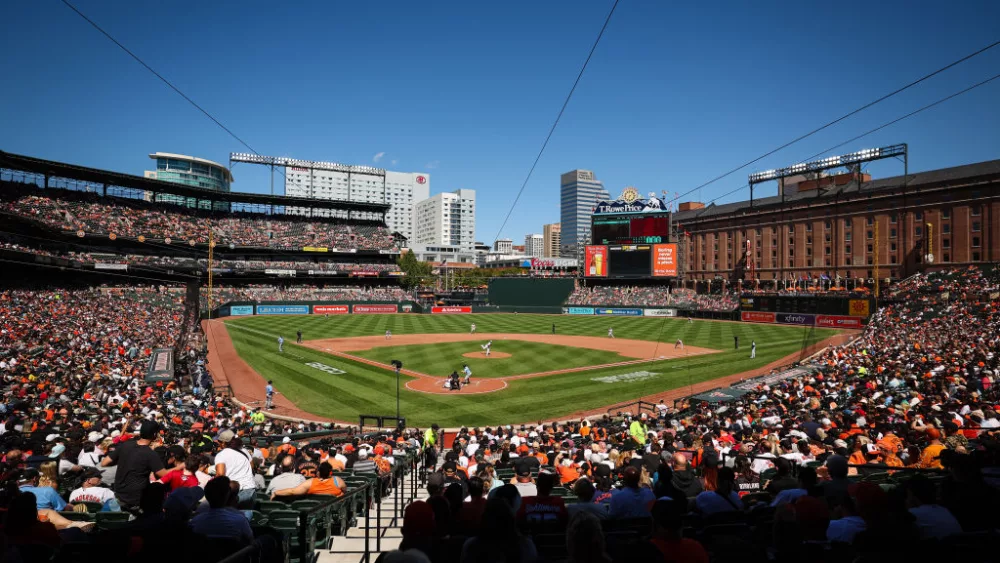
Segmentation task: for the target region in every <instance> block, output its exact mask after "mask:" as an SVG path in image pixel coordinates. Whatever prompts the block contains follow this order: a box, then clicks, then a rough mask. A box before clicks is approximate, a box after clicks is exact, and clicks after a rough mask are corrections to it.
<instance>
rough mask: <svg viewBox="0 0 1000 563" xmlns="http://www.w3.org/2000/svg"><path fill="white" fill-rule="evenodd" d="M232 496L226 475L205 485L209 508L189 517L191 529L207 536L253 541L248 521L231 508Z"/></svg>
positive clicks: (246, 543) (246, 541) (242, 541)
mask: <svg viewBox="0 0 1000 563" xmlns="http://www.w3.org/2000/svg"><path fill="white" fill-rule="evenodd" d="M232 496H233V492H232V488H231V487H230V480H229V478H228V477H225V476H221V477H216V478H214V479H212V480H211V481H209V482H208V485H206V486H205V499H206V500H207V501H208V506H209V509H208V510H206V511H204V512H202V513H200V514H197V515H196V516H195V517H194V518H192V519H191V529H192V530H193V531H194V532H195V533H196V534H201V535H203V536H207V537H209V538H219V539H228V540H236V541H239V542H241V543H243V544H245V545H250V544H251V543H253V531H252V530H251V529H250V521H249V520H247V518H246V516H244V515H243V513H242V512H240V511H238V510H235V509H233V508H231V507H230V506H229V505H230V500H231V497H232Z"/></svg>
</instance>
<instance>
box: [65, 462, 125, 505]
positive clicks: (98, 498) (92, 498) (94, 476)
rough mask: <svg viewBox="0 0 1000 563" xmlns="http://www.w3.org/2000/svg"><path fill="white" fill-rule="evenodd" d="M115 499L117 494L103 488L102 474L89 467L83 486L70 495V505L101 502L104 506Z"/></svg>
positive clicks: (84, 476) (84, 473)
mask: <svg viewBox="0 0 1000 563" xmlns="http://www.w3.org/2000/svg"><path fill="white" fill-rule="evenodd" d="M113 498H115V492H114V491H112V490H111V489H108V488H106V487H102V486H101V472H100V471H98V470H97V468H95V467H88V468H87V469H85V470H84V472H83V484H82V485H81V486H80V488H79V489H76V490H74V491H73V492H72V493H70V494H69V502H70V504H76V503H78V502H99V503H101V504H104V503H106V502H108V501H109V500H111V499H113Z"/></svg>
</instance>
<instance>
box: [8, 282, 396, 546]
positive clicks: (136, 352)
mask: <svg viewBox="0 0 1000 563" xmlns="http://www.w3.org/2000/svg"><path fill="white" fill-rule="evenodd" d="M186 294H187V293H186V291H185V288H183V287H169V286H146V287H139V286H116V287H100V288H91V289H46V290H5V291H2V292H0V384H2V386H0V526H2V527H0V560H4V561H17V562H29V561H46V560H50V559H51V557H52V555H53V554H55V553H59V551H60V550H63V549H72V550H77V549H81V548H83V547H91V548H94V549H93V550H91V551H89V552H87V553H90V554H91V556H93V555H95V554H98V555H99V557H98V559H99V560H101V561H109V560H110V561H116V560H124V559H125V558H139V559H151V560H155V561H167V560H170V559H171V558H173V557H175V556H176V554H177V553H178V552H177V550H176V549H167V547H168V546H170V545H172V544H173V543H174V542H180V543H177V545H185V548H184V551H183V554H184V558H185V559H186V560H187V559H190V560H194V561H217V560H219V559H221V558H222V555H225V554H227V552H225V551H222V552H220V551H219V550H218V549H212V547H211V546H212V545H216V546H218V545H219V544H213V542H223V544H222V545H223V547H226V548H233V549H236V548H238V547H240V546H245V545H250V543H251V542H256V543H259V544H261V550H262V553H267V549H266V547H267V546H268V545H270V546H271V550H272V551H271V552H272V554H274V553H276V550H278V551H280V549H279V548H276V547H275V546H276V545H278V544H279V543H280V542H275V541H270V542H268V541H266V531H264V532H261V531H260V530H257V529H254V530H253V531H251V526H250V521H249V520H248V518H247V513H243V512H239V511H237V510H236V507H246V506H247V501H248V499H250V498H251V495H250V494H248V491H256V490H257V489H260V491H261V492H263V491H264V489H265V487H264V478H265V475H274V474H280V473H281V472H282V467H292V468H293V469H294V470H293V471H289V472H288V473H289V475H288V477H286V478H285V479H284V483H285V485H288V487H289V488H291V487H294V486H295V485H294V484H292V482H293V481H296V480H298V481H304V480H306V479H307V478H311V477H314V479H313V481H315V482H322V478H323V475H324V473H326V476H327V477H329V474H328V471H327V470H326V469H323V466H324V465H325V464H324V463H323V462H324V461H327V462H328V463H329V464H332V465H334V466H339V467H341V468H343V467H344V465H345V463H344V460H346V465H347V466H348V467H349V466H350V465H352V464H353V462H354V460H357V459H358V455H357V453H356V452H357V451H358V448H359V447H360V443H359V442H358V441H355V442H354V443H353V446H352V445H346V447H345V446H341V447H340V449H334V448H333V447H329V448H323V452H322V453H321V452H320V451H319V449H318V448H313V449H310V448H304V449H301V450H300V451H296V450H297V446H298V444H297V443H296V442H293V441H292V440H291V439H289V438H288V436H289V435H292V434H293V433H296V432H306V431H315V430H318V429H320V426H319V425H317V424H315V423H310V424H306V423H289V422H281V421H277V420H273V419H266V418H265V417H264V416H263V415H262V414H261V413H260V412H259V411H257V410H250V408H241V407H236V406H232V405H230V404H229V402H228V401H227V400H225V399H224V397H223V396H221V395H219V394H217V393H216V392H215V390H214V389H213V382H212V380H211V377H210V376H209V375H208V373H207V371H206V370H205V347H204V338H203V336H202V335H201V333H200V330H199V328H198V319H197V316H196V315H194V314H193V313H192V311H195V310H196V309H195V308H194V307H192V306H191V305H192V304H191V303H190V302H185V295H186ZM169 346H174V347H176V349H177V350H176V351H177V354H176V358H177V372H178V378H177V379H175V380H172V381H166V382H157V383H147V382H146V381H145V379H144V376H145V374H146V368H147V364H148V362H149V359H150V355H151V354H152V352H153V350H154V349H155V348H159V347H169ZM264 436H268V437H270V438H267V439H265V438H264ZM282 436H284V438H282ZM377 445H382V448H381V449H375V446H377ZM366 451H370V452H372V458H373V459H376V460H378V465H377V466H376V469H375V471H383V470H384V469H385V464H384V463H383V460H381V459H380V457H379V456H380V455H381V456H382V457H385V456H387V455H389V456H391V451H392V450H391V448H390V447H389V445H388V444H376V443H374V442H373V443H372V449H370V450H366ZM352 452H354V453H352ZM338 454H340V455H338ZM328 456H329V460H327V458H328ZM344 456H346V457H344ZM335 457H336V459H335ZM341 458H343V459H341ZM338 460H339V461H338ZM390 463H391V462H390ZM292 473H295V474H296V475H298V476H293V475H292ZM151 475H153V478H152V479H151V477H150V476H151ZM293 477H294V479H293ZM300 477H301V479H300ZM282 482H283V481H282V480H278V481H277V485H281V484H282ZM231 489H232V490H231ZM279 494H280V491H279ZM229 506H232V507H233V508H227V507H229ZM79 512H100V513H103V514H110V515H113V514H120V515H122V516H123V517H124V518H125V519H126V520H128V522H127V523H124V526H123V527H122V528H121V530H120V534H124V538H125V539H126V540H127V539H128V538H129V537H131V538H132V540H133V541H132V542H131V543H130V542H128V541H125V542H121V541H116V540H114V539H113V538H110V537H108V536H107V534H106V533H105V532H103V531H101V530H100V529H99V528H100V527H99V526H95V523H94V522H93V520H92V519H91V520H79V519H77V518H76V517H75V516H74V513H79ZM109 517H110V516H109ZM99 522H101V520H100V519H98V523H99ZM120 534H119V535H117V536H114V537H116V538H118V539H119V540H120V539H122V537H123V536H121V535H120ZM262 534H263V535H264V536H265V538H262ZM136 540H138V542H137V541H136ZM189 548H190V549H189ZM199 550H200V551H199ZM71 553H72V554H70V555H66V556H65V557H66V558H64V559H63V560H73V561H80V560H88V559H87V558H85V557H83V558H81V557H82V556H79V555H73V554H76V553H77V552H76V551H72V552H71ZM98 559H93V558H92V557H91V559H89V560H94V561H96V560H98ZM270 560H272V561H278V560H281V557H280V554H278V555H274V556H273V557H272V558H271V559H270Z"/></svg>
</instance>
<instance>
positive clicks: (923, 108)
mask: <svg viewBox="0 0 1000 563" xmlns="http://www.w3.org/2000/svg"><path fill="white" fill-rule="evenodd" d="M998 78H1000V74H995V75H993V76H991V77H990V78H987V79H985V80H982V81H980V82H977V83H975V84H973V85H972V86H969V87H967V88H963V89H962V90H959V91H957V92H954V93H952V94H949V95H947V96H945V97H943V98H939V99H937V100H935V101H933V102H931V103H929V104H927V105H924V106H921V107H920V108H917V109H915V110H913V111H911V112H909V113H906V114H904V115H901V116H899V117H897V118H895V119H892V120H890V121H887V122H885V123H883V124H881V125H879V126H878V127H875V128H873V129H869V130H868V131H865V132H864V133H861V134H860V135H856V136H854V137H851V138H850V139H848V140H846V141H844V142H842V143H837V144H836V145H833V146H832V147H829V148H827V149H824V150H822V151H820V152H818V153H816V154H814V155H812V156H810V157H807V158H804V159H799V160H797V161H796V162H806V161H810V160H813V159H815V158H817V157H820V156H822V155H824V154H826V153H828V152H830V151H832V150H836V149H838V148H840V147H842V146H844V145H846V144H849V143H853V142H854V141H857V140H859V139H862V138H864V137H867V136H868V135H871V134H872V133H876V132H878V131H881V130H882V129H885V128H886V127H889V126H892V125H895V124H896V123H899V122H900V121H903V120H904V119H908V118H910V117H913V116H915V115H917V114H919V113H922V112H924V111H927V110H929V109H931V108H933V107H935V106H938V105H940V104H943V103H944V102H947V101H948V100H951V99H954V98H957V97H958V96H961V95H962V94H967V93H969V92H971V91H973V90H975V89H976V88H980V87H982V86H986V85H987V84H989V83H991V82H993V81H994V80H997V79H998ZM748 187H749V185H748V184H743V185H742V186H740V187H738V188H736V189H734V190H731V191H728V192H726V193H724V194H721V195H718V196H716V197H715V198H713V199H711V200H709V201H707V202H705V205H711V204H712V203H715V202H716V201H718V200H720V199H723V198H725V197H727V196H730V195H733V194H735V193H737V192H740V191H742V190H745V189H747V188H748ZM691 191H694V190H691ZM688 193H691V192H687V193H685V194H681V195H680V196H678V197H684V196H685V195H687V194H688Z"/></svg>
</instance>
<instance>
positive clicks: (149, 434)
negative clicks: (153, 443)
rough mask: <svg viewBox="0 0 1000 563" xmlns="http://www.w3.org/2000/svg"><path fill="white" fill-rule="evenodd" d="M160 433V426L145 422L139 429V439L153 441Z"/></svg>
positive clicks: (149, 421) (150, 421)
mask: <svg viewBox="0 0 1000 563" xmlns="http://www.w3.org/2000/svg"><path fill="white" fill-rule="evenodd" d="M159 431H160V425H159V424H157V423H155V422H153V421H152V420H144V421H143V422H142V425H141V426H140V427H139V437H140V438H142V439H143V440H152V439H153V438H155V437H156V434H157V433H158V432H159Z"/></svg>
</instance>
